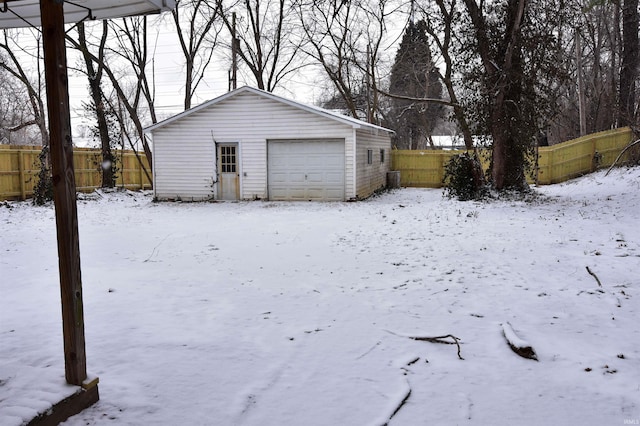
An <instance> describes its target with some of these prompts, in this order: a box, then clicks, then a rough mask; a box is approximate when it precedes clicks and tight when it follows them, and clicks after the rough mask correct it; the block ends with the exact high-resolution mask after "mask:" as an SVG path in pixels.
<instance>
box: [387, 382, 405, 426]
mask: <svg viewBox="0 0 640 426" xmlns="http://www.w3.org/2000/svg"><path fill="white" fill-rule="evenodd" d="M410 396H411V388H409V390H408V391H407V393H406V394H405V396H404V398H402V401H400V403H399V404H398V406H397V407H396V409H395V410H393V413H392V414H391V416H389V420H388V421H387V422H386V423H384V424H383V425H382V426H388V425H389V422H390V421H391V419H393V416H395V415H396V414H398V411H400V409H401V408H402V407H403V406H404V404H406V403H407V401H408V400H409V397H410Z"/></svg>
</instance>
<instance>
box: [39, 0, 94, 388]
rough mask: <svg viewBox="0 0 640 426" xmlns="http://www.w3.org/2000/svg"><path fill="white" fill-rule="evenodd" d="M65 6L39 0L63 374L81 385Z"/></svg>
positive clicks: (58, 1)
mask: <svg viewBox="0 0 640 426" xmlns="http://www.w3.org/2000/svg"><path fill="white" fill-rule="evenodd" d="M63 6H64V3H63V1H62V0H40V12H41V17H42V39H43V48H44V68H45V81H46V85H47V110H48V114H49V147H50V150H51V167H52V172H53V193H54V206H55V215H56V229H57V235H58V268H59V270H60V294H61V298H62V329H63V337H64V360H65V377H66V379H67V382H68V383H69V384H72V385H78V386H80V385H82V382H83V381H84V380H85V379H86V377H87V367H86V355H85V340H84V312H83V305H82V280H81V274H80V243H79V238H78V212H77V205H76V184H75V173H74V170H73V145H72V142H71V117H70V110H69V91H68V77H67V55H66V48H65V32H64V11H63ZM96 394H97V391H96Z"/></svg>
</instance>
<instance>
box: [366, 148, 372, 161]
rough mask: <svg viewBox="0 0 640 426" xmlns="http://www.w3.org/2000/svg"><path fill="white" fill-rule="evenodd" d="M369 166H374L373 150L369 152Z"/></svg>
mask: <svg viewBox="0 0 640 426" xmlns="http://www.w3.org/2000/svg"><path fill="white" fill-rule="evenodd" d="M367 164H373V150H372V149H368V150H367Z"/></svg>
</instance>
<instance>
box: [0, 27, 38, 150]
mask: <svg viewBox="0 0 640 426" xmlns="http://www.w3.org/2000/svg"><path fill="white" fill-rule="evenodd" d="M14 37H17V33H16V31H15V30H3V31H2V41H1V42H0V51H3V52H4V55H2V56H0V69H3V70H4V71H5V72H6V74H7V75H8V76H11V77H12V78H15V79H16V80H17V81H18V82H20V84H21V85H22V86H23V87H24V88H25V89H26V92H27V99H28V105H29V108H28V109H26V108H25V109H23V111H24V112H25V114H20V115H19V116H14V117H13V119H14V120H15V119H17V121H13V120H12V121H11V122H10V123H7V124H3V129H4V130H5V131H6V132H9V133H15V132H18V131H21V130H23V129H26V128H29V127H32V126H35V127H36V128H37V129H38V130H39V132H40V141H41V144H42V146H45V147H46V146H48V145H49V132H48V130H47V125H46V119H45V116H46V114H45V106H44V101H43V93H42V87H43V82H42V80H41V78H42V73H41V72H37V73H36V75H35V77H30V76H29V75H28V73H27V72H26V70H25V69H24V67H23V66H22V64H23V63H24V62H23V59H22V60H21V58H20V56H21V55H24V56H25V57H30V58H31V59H33V60H34V61H35V63H36V64H37V65H36V66H37V69H38V70H39V69H40V65H41V60H40V59H41V57H40V54H41V50H40V47H41V44H40V39H39V37H40V36H39V34H37V35H36V36H35V37H34V39H35V41H36V43H35V51H36V54H35V57H33V55H32V53H30V52H28V51H27V50H26V49H24V48H23V47H22V46H24V44H23V43H20V42H19V41H18V40H17V39H15V38H14ZM10 87H14V86H10ZM20 92H22V91H20ZM17 99H19V97H18V98H17ZM27 110H28V111H29V113H28V114H26V111H27Z"/></svg>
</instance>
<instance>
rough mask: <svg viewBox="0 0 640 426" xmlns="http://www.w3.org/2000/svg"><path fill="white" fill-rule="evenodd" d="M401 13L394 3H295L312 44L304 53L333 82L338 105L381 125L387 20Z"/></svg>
mask: <svg viewBox="0 0 640 426" xmlns="http://www.w3.org/2000/svg"><path fill="white" fill-rule="evenodd" d="M398 8H399V5H398V4H397V2H395V1H391V0H379V1H375V2H365V1H355V2H351V1H346V2H345V1H340V0H331V1H325V2H316V1H306V0H298V1H296V9H297V13H298V17H299V19H300V25H301V27H302V30H303V31H304V36H305V38H306V41H307V43H308V44H307V45H306V46H305V49H304V51H305V53H306V54H307V55H308V56H309V57H311V58H312V61H313V62H314V63H315V64H317V65H319V66H320V67H321V69H322V70H323V72H324V74H325V75H326V76H327V78H328V79H329V81H330V82H331V85H332V86H333V88H334V90H335V93H336V95H335V96H331V98H333V101H332V102H331V103H333V104H336V101H337V100H338V99H340V101H339V102H338V104H341V105H342V106H343V107H344V109H345V110H346V111H348V112H349V114H350V115H352V116H353V117H357V118H362V119H366V120H367V121H369V122H374V123H376V122H379V121H380V120H381V118H379V115H380V114H381V111H380V109H381V107H380V100H379V96H378V95H379V93H380V90H379V86H380V82H381V80H382V77H381V76H380V72H379V69H380V66H381V63H380V62H381V56H382V53H383V50H384V48H385V47H386V46H384V45H383V43H384V42H385V37H386V36H387V21H388V19H389V17H390V16H391V15H392V14H394V13H397V12H398ZM336 105H337V104H336Z"/></svg>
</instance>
